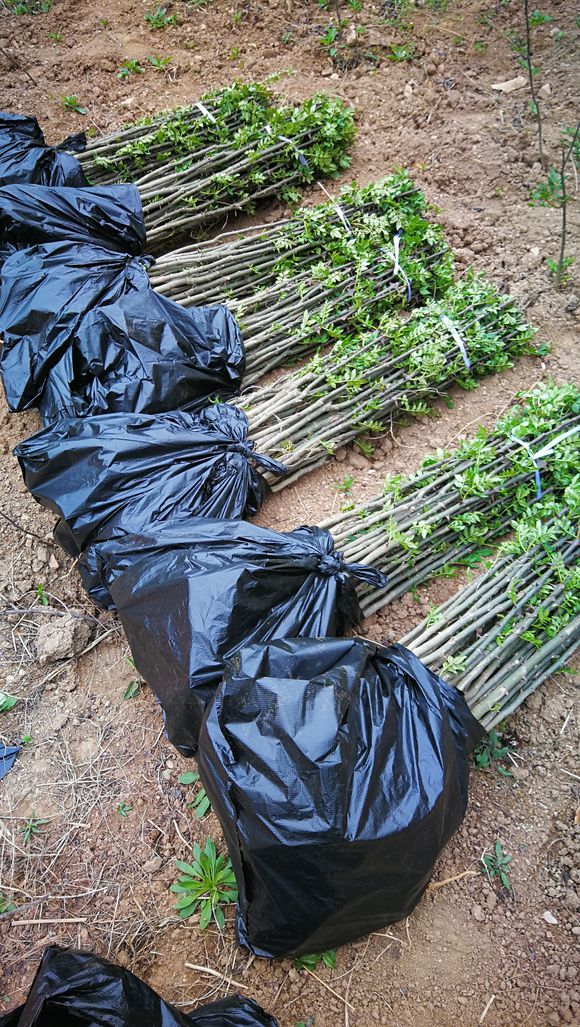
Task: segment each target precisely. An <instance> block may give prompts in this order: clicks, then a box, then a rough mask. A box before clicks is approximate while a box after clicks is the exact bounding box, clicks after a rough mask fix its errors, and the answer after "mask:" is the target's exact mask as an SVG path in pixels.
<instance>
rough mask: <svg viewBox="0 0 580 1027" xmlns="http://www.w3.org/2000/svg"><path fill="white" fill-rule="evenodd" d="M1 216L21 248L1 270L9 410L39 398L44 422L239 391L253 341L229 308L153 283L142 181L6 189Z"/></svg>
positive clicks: (201, 402) (175, 405)
mask: <svg viewBox="0 0 580 1027" xmlns="http://www.w3.org/2000/svg"><path fill="white" fill-rule="evenodd" d="M0 224H2V225H3V232H4V245H5V248H6V249H8V248H12V249H14V247H17V248H18V249H17V251H16V252H12V253H11V254H10V255H9V256H8V257H7V259H6V262H5V264H4V267H3V269H2V276H1V279H0V334H1V335H2V336H3V339H4V348H3V351H2V355H1V357H0V373H1V374H2V379H3V382H4V388H5V391H6V398H7V401H8V405H9V407H10V409H11V410H26V409H28V408H30V407H33V406H39V408H40V412H41V416H42V418H43V420H44V423H45V424H47V423H50V422H52V421H55V420H57V419H58V418H59V417H85V416H87V415H89V414H101V413H120V412H126V413H156V412H160V411H167V410H177V409H187V410H195V409H200V408H201V407H203V406H205V405H206V403H207V402H208V400H209V399H210V398H211V397H214V396H217V395H219V396H220V397H221V398H222V399H225V398H227V397H228V396H231V395H233V394H234V393H236V392H237V391H239V388H240V385H241V380H242V376H243V372H244V349H243V344H242V339H241V335H240V332H239V329H238V326H237V324H236V322H235V320H234V318H233V317H232V315H231V314H230V312H229V310H228V309H227V307H225V306H222V305H216V306H210V307H194V308H191V309H185V308H184V307H181V306H179V304H177V303H174V302H173V301H172V300H169V299H166V298H165V297H164V296H161V295H158V294H157V293H155V292H154V290H153V289H152V287H151V284H150V282H149V278H148V275H147V272H146V268H147V266H148V265H149V264H150V263H151V260H152V259H153V258H151V257H139V256H138V254H139V252H140V251H141V249H142V247H143V241H144V238H145V229H144V225H143V216H142V210H141V200H140V197H139V193H138V190H137V189H136V188H135V187H134V186H131V185H129V186H108V187H106V188H105V187H103V188H87V189H40V188H36V189H35V188H33V187H21V188H16V189H4V190H0ZM27 242H30V243H33V245H30V246H28V247H27V248H26V249H20V247H21V246H23V245H25V244H26V243H27ZM119 249H120V252H117V250H119Z"/></svg>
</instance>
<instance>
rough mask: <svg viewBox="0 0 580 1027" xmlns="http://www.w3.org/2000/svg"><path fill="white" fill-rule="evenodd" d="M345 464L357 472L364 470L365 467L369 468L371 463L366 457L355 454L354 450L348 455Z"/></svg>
mask: <svg viewBox="0 0 580 1027" xmlns="http://www.w3.org/2000/svg"><path fill="white" fill-rule="evenodd" d="M347 463H348V464H349V466H350V467H354V468H355V469H356V470H357V471H362V470H366V468H367V467H370V466H371V462H370V460H368V459H367V457H366V456H363V455H362V453H355V452H354V450H352V451H351V452H350V453H349V454H348V456H347Z"/></svg>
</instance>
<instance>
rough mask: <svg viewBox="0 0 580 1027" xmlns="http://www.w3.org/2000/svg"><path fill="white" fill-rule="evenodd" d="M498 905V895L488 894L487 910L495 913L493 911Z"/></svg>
mask: <svg viewBox="0 0 580 1027" xmlns="http://www.w3.org/2000/svg"><path fill="white" fill-rule="evenodd" d="M496 904H497V895H496V894H495V892H494V891H490V892H488V894H487V895H486V896H485V905H486V908H487V909H488V910H489V912H490V913H492V912H493V910H494V909H495V907H496Z"/></svg>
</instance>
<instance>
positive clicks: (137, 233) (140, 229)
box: [0, 185, 145, 257]
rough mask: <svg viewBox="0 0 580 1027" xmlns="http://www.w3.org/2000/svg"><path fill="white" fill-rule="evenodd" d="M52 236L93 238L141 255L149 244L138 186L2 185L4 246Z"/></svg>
mask: <svg viewBox="0 0 580 1027" xmlns="http://www.w3.org/2000/svg"><path fill="white" fill-rule="evenodd" d="M53 242H66V243H69V244H71V243H81V244H82V243H90V244H91V245H93V246H104V247H106V248H107V249H108V250H115V251H116V252H118V253H126V254H131V255H132V256H134V257H138V256H139V255H140V254H141V253H143V247H144V245H145V225H144V222H143V210H142V207H141V197H140V195H139V191H138V190H137V189H136V188H135V186H134V185H109V186H101V187H100V188H99V187H95V186H91V188H90V189H67V188H65V189H62V188H61V189H47V188H46V186H42V185H13V186H9V187H7V188H5V189H0V248H1V250H2V252H3V253H4V254H7V253H8V252H12V251H14V250H23V249H26V248H27V247H29V246H37V245H41V244H44V243H53Z"/></svg>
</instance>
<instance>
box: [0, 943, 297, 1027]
mask: <svg viewBox="0 0 580 1027" xmlns="http://www.w3.org/2000/svg"><path fill="white" fill-rule="evenodd" d="M81 1025H82V1027H278V1025H277V1021H276V1020H275V1019H274V1017H273V1016H270V1015H269V1014H268V1013H266V1012H265V1011H264V1010H263V1009H262V1008H261V1006H259V1005H258V1004H257V1003H256V1002H254V1001H253V1000H252V999H250V998H241V997H240V996H239V995H238V996H235V997H233V998H226V999H221V1000H220V1001H218V1002H211V1003H210V1004H209V1005H205V1006H200V1007H199V1008H198V1009H196V1010H195V1011H194V1012H193V1013H182V1012H180V1010H178V1009H176V1008H175V1007H174V1006H171V1005H169V1003H168V1002H164V1001H163V999H162V998H161V997H160V996H159V995H158V994H157V993H156V992H155V991H153V989H152V988H150V987H149V986H148V985H147V984H145V982H144V981H142V980H140V979H139V978H138V977H136V976H135V975H134V974H132V973H131V971H130V970H126V969H125V968H124V967H121V966H117V965H116V964H115V963H110V962H109V960H107V959H101V958H100V957H99V956H95V955H93V953H92V952H79V951H77V950H76V949H63V948H59V947H58V946H57V945H51V946H50V947H49V948H47V949H45V951H44V955H43V957H42V960H41V963H40V966H39V968H38V970H37V972H36V977H35V978H34V981H33V982H32V987H31V988H30V991H29V993H28V997H27V999H26V1002H25V1003H24V1005H22V1006H19V1007H18V1008H17V1009H14V1010H13V1011H12V1012H11V1013H8V1014H7V1015H6V1016H0V1027H81Z"/></svg>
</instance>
